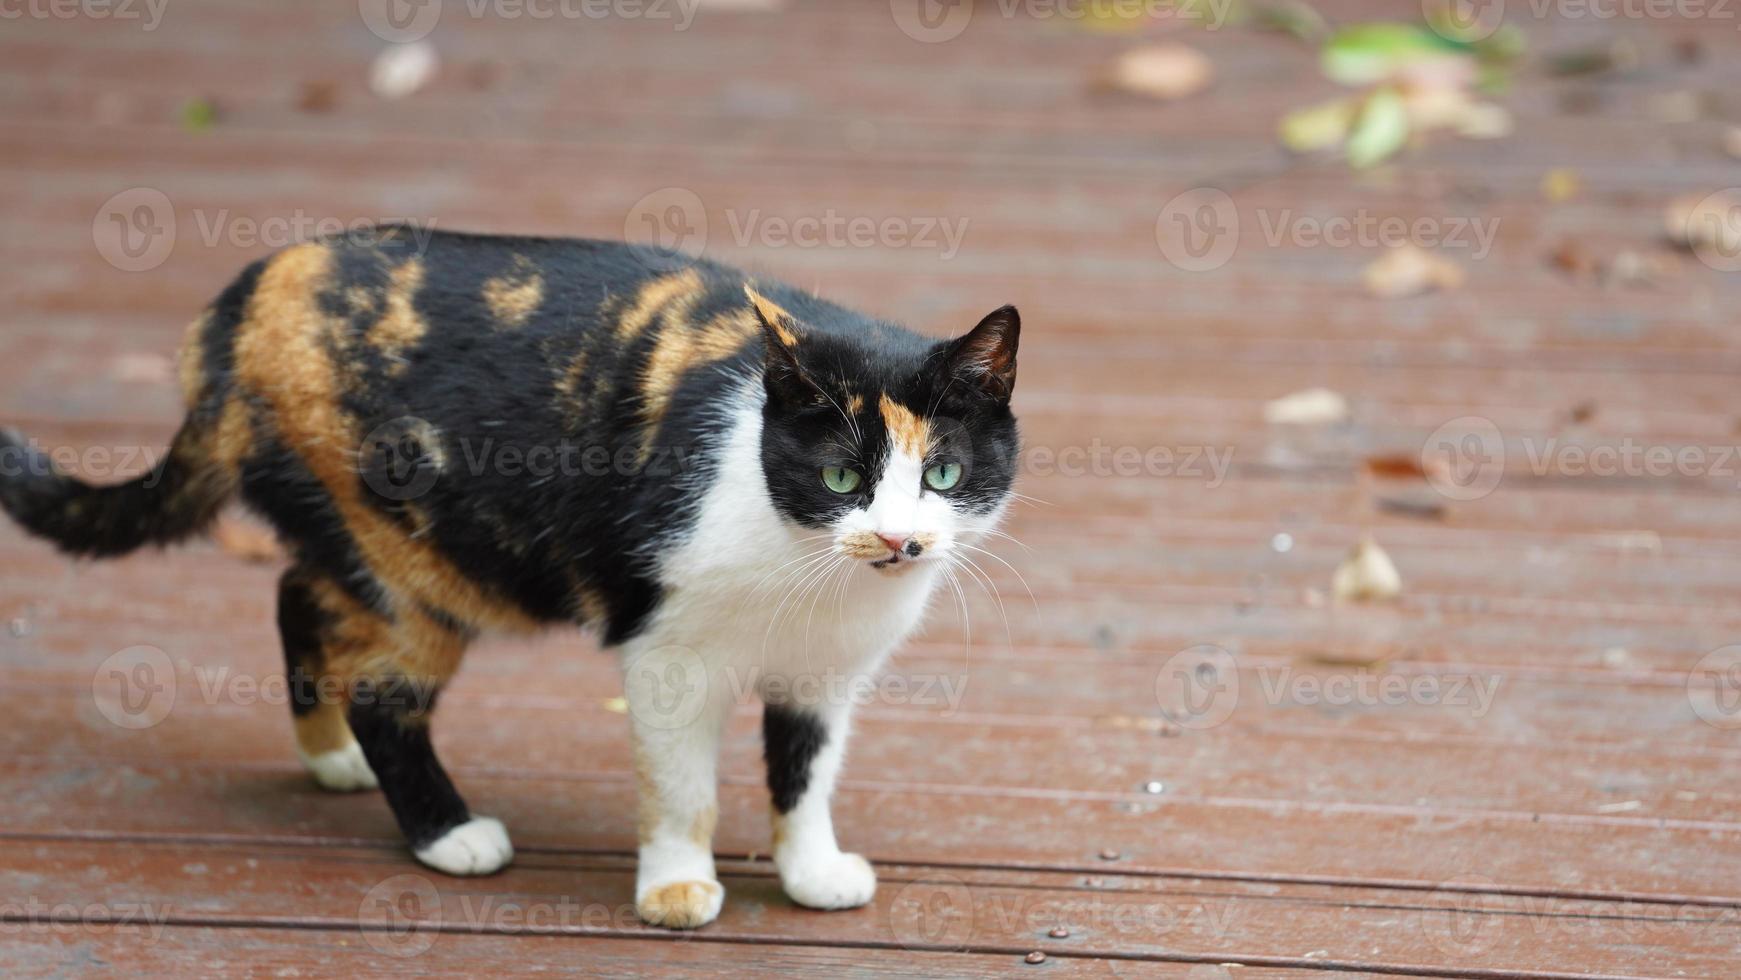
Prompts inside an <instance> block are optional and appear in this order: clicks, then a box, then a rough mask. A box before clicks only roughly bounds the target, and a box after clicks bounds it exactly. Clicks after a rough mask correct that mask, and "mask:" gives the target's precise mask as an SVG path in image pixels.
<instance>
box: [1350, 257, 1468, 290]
mask: <svg viewBox="0 0 1741 980" xmlns="http://www.w3.org/2000/svg"><path fill="white" fill-rule="evenodd" d="M1364 278H1365V282H1366V290H1367V292H1369V293H1371V294H1372V295H1374V296H1381V297H1384V298H1386V299H1396V298H1399V297H1403V296H1414V295H1417V294H1419V293H1424V292H1428V291H1430V290H1434V289H1446V290H1450V289H1456V288H1458V287H1459V286H1461V285H1463V267H1462V266H1460V265H1458V264H1457V263H1455V262H1452V261H1451V260H1449V259H1446V258H1441V257H1440V256H1438V255H1435V254H1433V253H1431V252H1428V251H1426V250H1424V249H1421V248H1418V247H1416V246H1414V245H1398V246H1396V247H1395V248H1391V249H1388V250H1386V251H1385V253H1384V255H1383V256H1382V257H1380V258H1378V259H1376V260H1374V261H1373V262H1372V263H1371V264H1370V265H1368V266H1367V267H1366V271H1365V273H1364Z"/></svg>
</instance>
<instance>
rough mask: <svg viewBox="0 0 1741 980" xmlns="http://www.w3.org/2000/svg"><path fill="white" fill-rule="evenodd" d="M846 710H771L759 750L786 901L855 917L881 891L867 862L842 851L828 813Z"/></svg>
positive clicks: (771, 706)
mask: <svg viewBox="0 0 1741 980" xmlns="http://www.w3.org/2000/svg"><path fill="white" fill-rule="evenodd" d="M850 714H851V705H850V704H847V703H842V704H833V703H822V704H816V705H802V706H800V705H794V704H790V703H773V702H770V703H768V704H767V705H766V706H765V707H764V708H763V711H762V745H763V751H764V753H765V754H766V756H767V762H768V789H769V790H770V791H771V792H772V794H773V805H774V814H773V818H774V865H775V866H776V867H777V868H779V870H780V884H781V886H782V887H783V888H784V889H785V891H786V894H787V896H788V897H790V898H791V899H792V901H794V902H797V903H798V904H799V905H805V906H809V907H810V908H813V909H850V908H857V907H858V906H860V905H863V904H865V903H866V902H869V901H870V900H871V898H872V897H873V896H875V895H876V891H877V876H876V872H874V871H872V870H871V866H870V862H869V861H866V860H865V859H864V858H863V857H861V856H860V855H857V854H849V853H847V852H845V851H842V850H841V849H840V845H839V844H838V843H837V842H836V841H835V839H834V817H833V815H832V813H831V812H830V810H829V805H830V802H829V801H830V797H832V796H833V795H834V780H835V777H836V776H837V775H838V774H839V772H840V763H841V760H842V758H843V757H844V755H845V752H846V736H847V729H848V725H847V722H848V720H849V717H850Z"/></svg>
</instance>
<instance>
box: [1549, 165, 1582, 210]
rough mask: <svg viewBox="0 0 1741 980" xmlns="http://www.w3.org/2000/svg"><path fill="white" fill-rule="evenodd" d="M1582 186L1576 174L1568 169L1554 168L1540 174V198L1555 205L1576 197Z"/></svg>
mask: <svg viewBox="0 0 1741 980" xmlns="http://www.w3.org/2000/svg"><path fill="white" fill-rule="evenodd" d="M1582 186H1583V181H1582V180H1581V179H1580V178H1579V177H1578V172H1577V171H1576V170H1573V169H1572V168H1570V167H1555V168H1554V169H1552V170H1550V171H1548V172H1547V173H1545V174H1542V196H1543V197H1545V198H1547V199H1548V200H1549V201H1552V202H1553V203H1555V204H1559V203H1560V202H1562V201H1570V200H1571V199H1572V198H1574V197H1577V196H1578V191H1579V189H1580V188H1581V187H1582Z"/></svg>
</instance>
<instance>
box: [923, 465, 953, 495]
mask: <svg viewBox="0 0 1741 980" xmlns="http://www.w3.org/2000/svg"><path fill="white" fill-rule="evenodd" d="M960 482H961V464H960V463H938V464H937V465H936V466H933V467H931V468H930V469H928V470H926V471H925V485H926V486H928V487H930V488H931V489H933V490H949V489H953V488H954V486H955V485H956V484H957V483H960Z"/></svg>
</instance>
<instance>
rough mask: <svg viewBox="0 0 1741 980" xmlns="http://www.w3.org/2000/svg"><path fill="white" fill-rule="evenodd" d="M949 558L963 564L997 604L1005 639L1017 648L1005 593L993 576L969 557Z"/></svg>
mask: <svg viewBox="0 0 1741 980" xmlns="http://www.w3.org/2000/svg"><path fill="white" fill-rule="evenodd" d="M949 557H950V558H951V559H953V560H957V561H959V562H961V564H962V567H963V568H965V569H966V570H967V572H968V574H970V575H972V576H973V580H974V581H975V582H977V583H979V587H980V588H982V589H984V590H985V592H986V594H987V595H989V596H991V598H992V601H993V602H996V603H997V611H998V615H1000V616H1002V617H1003V632H1004V639H1005V640H1006V641H1007V642H1008V643H1009V644H1010V645H1011V646H1015V642H1016V638H1015V633H1013V632H1012V631H1011V630H1010V611H1009V610H1008V609H1007V608H1005V607H1004V601H1003V593H1001V592H999V591H998V588H997V583H996V582H994V581H992V577H991V575H989V574H988V573H987V572H986V570H985V569H983V568H981V567H979V563H978V562H976V561H974V560H973V559H972V558H969V557H968V556H967V555H961V554H952V555H950V556H949Z"/></svg>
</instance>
